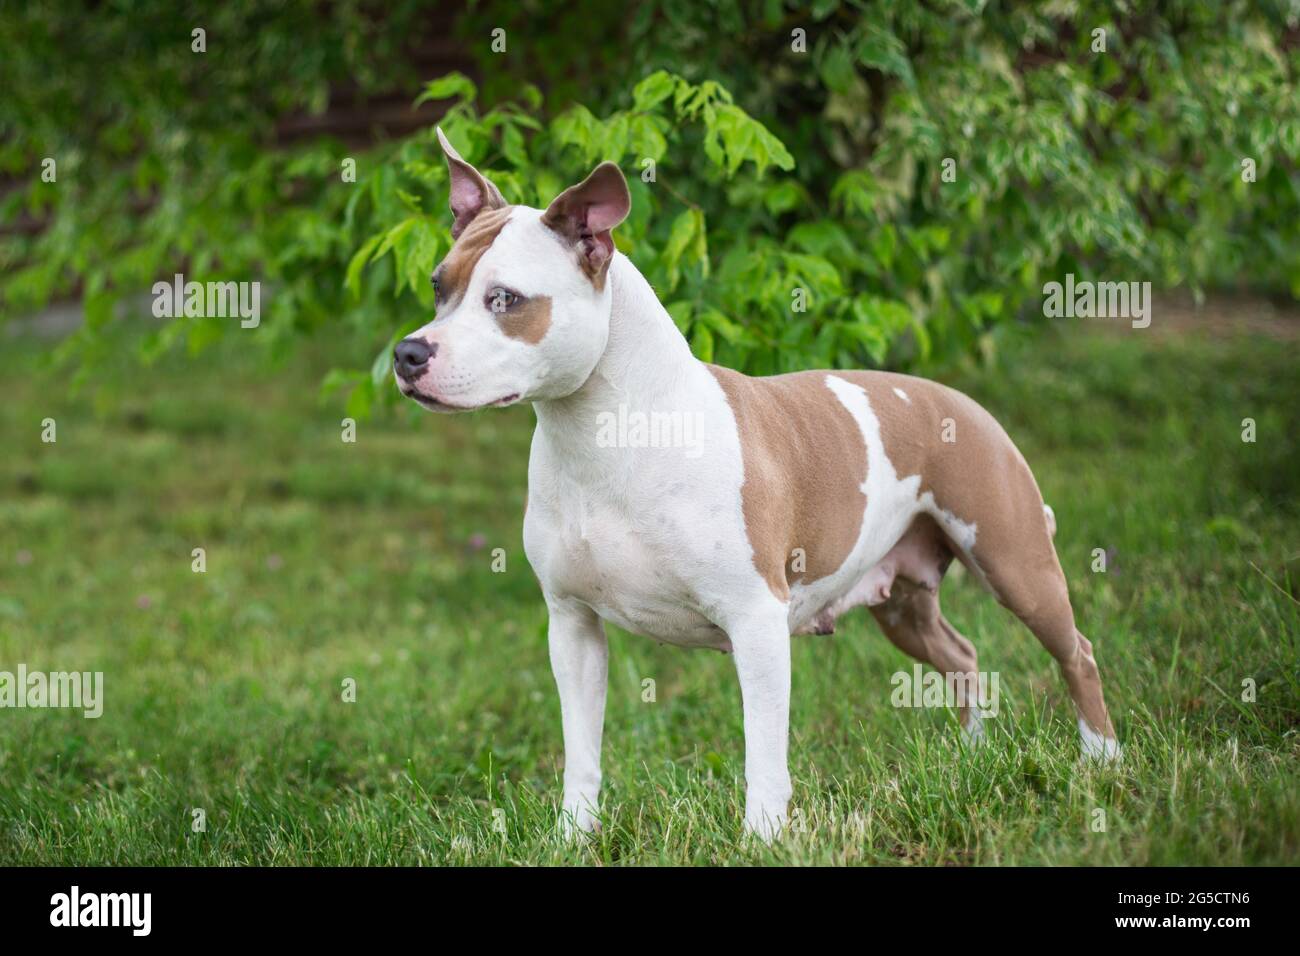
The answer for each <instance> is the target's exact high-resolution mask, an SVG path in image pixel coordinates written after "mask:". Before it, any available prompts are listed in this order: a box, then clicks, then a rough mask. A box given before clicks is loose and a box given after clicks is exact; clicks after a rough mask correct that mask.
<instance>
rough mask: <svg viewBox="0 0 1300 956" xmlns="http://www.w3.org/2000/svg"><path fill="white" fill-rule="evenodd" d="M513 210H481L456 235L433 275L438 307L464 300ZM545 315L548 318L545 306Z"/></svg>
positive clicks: (507, 208)
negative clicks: (436, 280)
mask: <svg viewBox="0 0 1300 956" xmlns="http://www.w3.org/2000/svg"><path fill="white" fill-rule="evenodd" d="M514 208H515V207H514V206H502V207H500V208H498V209H485V210H483V212H481V213H479V214H478V215H477V216H475V217H474V218H473V219H471V220H470V221H469V224H468V225H466V226H465V231H464V232H462V233H461V234H460V237H459V238H458V239H457V240H456V242H455V244H454V245H453V246H452V247H451V251H450V252H448V253H447V256H446V258H444V259H443V260H442V264H441V265H439V266H438V268H437V269H436V270H435V272H434V275H436V276H437V277H438V300H439V301H438V305H439V306H441V305H442V304H443V303H444V302H446V303H448V304H452V305H454V304H455V303H457V302H459V301H460V300H461V299H463V298H464V297H465V293H466V291H467V290H468V289H469V283H470V279H471V277H472V276H473V275H474V267H475V266H477V265H478V261H479V260H480V259H482V258H483V253H485V252H487V251H488V247H489V246H491V245H492V243H493V242H494V241H495V240H496V237H497V236H498V235H500V233H501V230H502V229H503V228H504V227H505V224H506V221H507V220H508V219H509V218H510V214H511V213H512V212H514ZM547 314H548V315H549V314H550V307H549V304H548V306H547ZM548 324H549V319H548Z"/></svg>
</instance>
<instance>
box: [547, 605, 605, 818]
mask: <svg viewBox="0 0 1300 956" xmlns="http://www.w3.org/2000/svg"><path fill="white" fill-rule="evenodd" d="M546 605H547V608H548V609H549V611H550V626H549V628H548V630H547V642H548V644H549V645H550V651H551V672H552V673H553V674H554V675H555V685H556V687H557V688H559V691H560V715H561V719H562V721H563V724H564V802H563V805H562V810H561V814H560V829H561V830H562V831H563V832H564V833H565V834H566V835H569V836H572V835H573V834H574V833H575V832H576V830H582V831H591V830H595V829H598V828H599V826H600V823H599V821H598V820H597V818H596V812H597V801H598V800H599V798H600V735H601V727H602V725H603V724H604V722H605V687H606V672H607V669H608V661H609V645H608V643H607V642H606V640H605V628H604V625H603V624H602V623H601V620H600V618H599V617H597V616H596V612H594V611H593V610H591V608H589V607H587V606H586V605H585V604H580V603H578V602H577V601H572V600H558V599H557V600H553V599H551V598H550V597H548V598H547V600H546Z"/></svg>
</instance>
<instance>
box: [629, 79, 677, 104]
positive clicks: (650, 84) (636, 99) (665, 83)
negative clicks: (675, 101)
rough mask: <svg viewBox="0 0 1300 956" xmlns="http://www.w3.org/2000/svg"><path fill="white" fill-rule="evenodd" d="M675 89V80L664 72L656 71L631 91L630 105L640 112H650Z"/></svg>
mask: <svg viewBox="0 0 1300 956" xmlns="http://www.w3.org/2000/svg"><path fill="white" fill-rule="evenodd" d="M676 89H677V78H676V77H675V76H673V75H672V74H671V73H669V72H667V71H666V70H656V71H655V72H654V73H651V74H650V75H649V76H647V77H646V78H645V79H644V80H642V81H641V82H640V83H638V84H637V85H636V86H635V87H634V88H633V89H632V104H633V106H635V108H636V109H637V110H640V111H642V112H645V111H648V110H652V109H654V108H655V107H656V106H658V105H659V104H660V103H662V102H663V101H664V100H666V99H668V97H670V96H672V95H673V92H674V91H675V90H676Z"/></svg>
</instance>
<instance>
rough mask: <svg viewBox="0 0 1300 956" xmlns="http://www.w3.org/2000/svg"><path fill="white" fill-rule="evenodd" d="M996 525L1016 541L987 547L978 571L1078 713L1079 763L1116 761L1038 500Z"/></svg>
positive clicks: (1096, 679)
mask: <svg viewBox="0 0 1300 956" xmlns="http://www.w3.org/2000/svg"><path fill="white" fill-rule="evenodd" d="M1036 497H1037V496H1035V498H1036ZM1012 517H1014V520H1008V519H1009V518H1012ZM1001 519H1002V520H1000V521H997V522H987V524H988V526H990V527H997V528H999V529H1011V528H1015V533H1016V538H1017V539H1018V540H1011V538H1010V537H1009V536H1008V537H1007V540H1005V541H993V542H990V544H992V545H993V546H992V547H987V548H986V549H985V550H983V551H982V553H980V554H979V555H978V561H979V565H980V571H981V572H982V574H983V575H984V577H985V579H986V581H987V582H988V585H989V587H990V588H991V589H992V591H993V593H994V594H995V595H996V596H997V599H998V601H999V602H1001V603H1002V605H1003V606H1004V607H1006V608H1007V609H1008V610H1010V611H1011V612H1012V613H1013V614H1015V615H1016V617H1018V618H1020V620H1022V621H1024V622H1025V625H1026V626H1027V627H1028V628H1029V629H1030V630H1031V631H1033V632H1034V636H1035V637H1037V638H1038V640H1039V641H1040V642H1042V644H1043V646H1044V647H1046V648H1047V650H1048V652H1049V653H1050V654H1051V655H1052V656H1053V657H1054V658H1056V661H1057V664H1058V665H1059V666H1060V668H1061V673H1062V675H1063V676H1064V677H1065V682H1066V684H1067V686H1068V687H1069V689H1070V697H1071V698H1072V699H1073V700H1074V705H1075V708H1076V709H1077V711H1078V716H1079V734H1080V737H1081V739H1082V747H1083V755H1084V757H1086V758H1090V759H1100V760H1106V761H1111V760H1117V759H1118V758H1119V756H1120V747H1119V742H1118V741H1117V740H1116V739H1115V727H1114V725H1113V724H1111V722H1110V715H1109V714H1108V713H1107V711H1106V701H1105V699H1104V698H1103V696H1102V691H1101V675H1100V673H1099V672H1098V670H1097V662H1096V660H1095V659H1094V658H1093V654H1092V643H1091V642H1090V641H1089V640H1088V639H1087V638H1086V637H1084V636H1083V634H1081V633H1080V632H1079V630H1078V628H1077V627H1075V623H1074V609H1073V608H1072V607H1071V606H1070V592H1069V587H1068V586H1067V584H1066V581H1065V574H1064V573H1063V572H1062V571H1061V564H1060V561H1059V560H1058V559H1057V557H1056V549H1055V548H1054V547H1053V546H1052V535H1051V531H1052V529H1053V526H1054V525H1055V519H1054V516H1053V515H1052V514H1051V511H1050V509H1048V508H1046V507H1044V506H1043V505H1042V503H1041V499H1038V500H1037V501H1035V500H1033V499H1030V500H1028V501H1024V502H1022V503H1018V504H1017V505H1016V514H1015V515H1014V516H1009V515H1002V516H1001Z"/></svg>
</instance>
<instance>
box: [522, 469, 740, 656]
mask: <svg viewBox="0 0 1300 956" xmlns="http://www.w3.org/2000/svg"><path fill="white" fill-rule="evenodd" d="M561 491H562V493H561V494H557V495H553V496H550V495H548V496H547V497H546V498H545V499H543V500H538V501H536V502H534V501H531V500H530V502H529V512H528V515H527V517H526V519H525V526H524V543H525V548H526V550H527V552H528V559H529V561H530V562H531V563H532V565H533V569H534V570H535V571H536V572H537V575H538V577H539V578H540V579H541V581H542V584H543V585H544V586H545V587H546V588H547V590H548V591H550V592H551V593H552V594H562V595H567V596H571V597H574V598H577V599H578V600H580V601H582V602H583V603H585V604H587V605H588V606H590V607H591V608H592V609H593V610H595V611H596V613H597V614H599V615H600V616H601V617H602V618H604V619H605V620H607V621H610V622H611V623H613V624H616V625H617V626H619V627H621V628H623V629H624V630H627V631H631V632H633V633H635V634H641V635H643V636H645V637H650V638H653V639H655V640H659V641H663V642H665V643H671V644H680V645H683V646H695V647H714V648H718V649H720V650H727V649H729V647H730V645H729V643H728V641H727V638H726V635H725V634H724V633H723V632H722V631H721V630H719V629H718V628H717V627H715V626H714V625H713V623H712V622H711V621H710V620H709V619H708V618H706V617H705V616H704V615H703V614H702V613H700V611H699V609H698V606H699V602H698V597H697V593H696V589H695V587H694V586H693V584H692V583H691V582H690V581H689V580H688V578H689V574H688V573H687V572H686V570H685V568H684V566H683V563H682V549H681V545H680V542H681V541H682V540H683V538H684V536H686V535H687V534H689V533H690V532H691V529H689V528H687V527H685V526H684V523H683V516H682V515H680V514H673V513H672V510H671V509H663V508H655V507H646V506H645V505H643V506H642V507H641V508H639V509H638V510H637V512H636V513H635V514H633V513H630V511H629V509H628V508H627V506H626V505H625V503H624V502H622V501H618V500H612V499H610V498H609V497H607V496H603V495H600V494H597V493H592V492H591V491H589V490H588V489H583V488H581V487H578V486H572V485H571V486H568V487H565V488H563V489H561ZM695 531H696V533H698V529H695Z"/></svg>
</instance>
